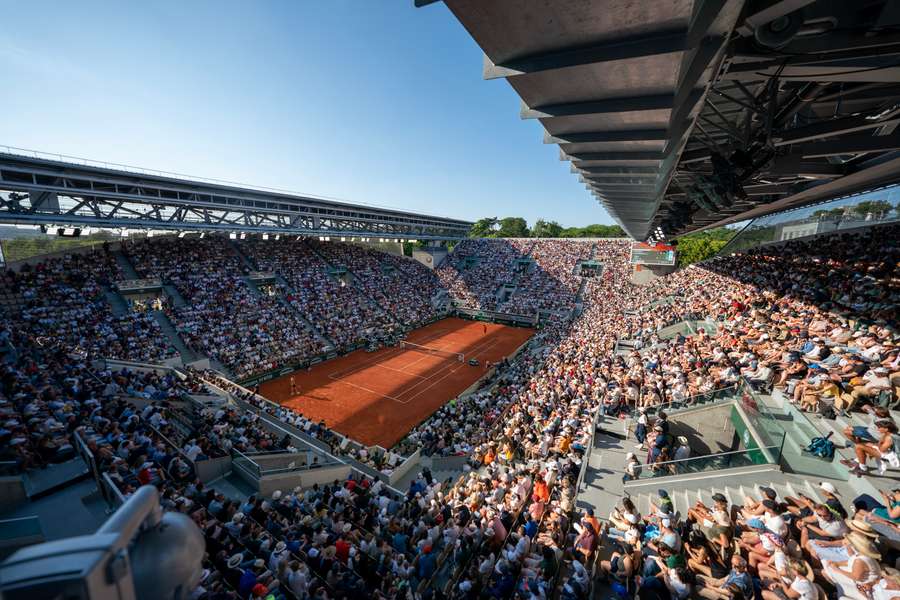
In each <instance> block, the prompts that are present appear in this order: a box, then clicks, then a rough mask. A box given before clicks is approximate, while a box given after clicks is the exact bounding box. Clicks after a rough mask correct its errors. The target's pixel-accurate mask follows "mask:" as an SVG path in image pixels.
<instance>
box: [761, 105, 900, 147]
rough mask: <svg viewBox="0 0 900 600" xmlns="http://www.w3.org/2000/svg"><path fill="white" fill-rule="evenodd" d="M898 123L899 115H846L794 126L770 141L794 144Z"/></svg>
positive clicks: (892, 113) (775, 135)
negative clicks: (884, 116)
mask: <svg viewBox="0 0 900 600" xmlns="http://www.w3.org/2000/svg"><path fill="white" fill-rule="evenodd" d="M897 114H900V109H896V110H894V111H892V112H891V113H889V114H888V115H886V117H887V116H889V115H897ZM896 123H900V116H891V117H890V118H882V119H872V118H871V117H868V116H859V117H847V118H844V119H829V120H826V121H822V122H820V123H813V124H811V125H804V126H803V127H795V128H793V129H788V130H787V131H782V132H781V133H775V134H773V135H772V141H773V143H774V145H775V146H785V145H787V144H796V143H799V142H808V141H810V140H817V139H824V138H829V137H836V136H839V135H845V134H848V133H856V132H859V131H865V130H867V129H876V128H878V127H881V126H883V125H893V124H896Z"/></svg>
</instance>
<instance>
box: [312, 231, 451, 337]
mask: <svg viewBox="0 0 900 600" xmlns="http://www.w3.org/2000/svg"><path fill="white" fill-rule="evenodd" d="M307 243H309V244H310V245H311V246H312V247H313V248H314V249H315V250H316V252H318V253H319V254H321V255H322V256H324V257H325V258H326V259H327V260H328V262H329V263H330V264H332V265H341V266H344V267H347V269H349V270H350V272H351V273H353V283H354V285H356V286H358V287H359V289H360V290H361V291H362V292H363V293H365V294H366V295H367V296H368V297H370V298H372V299H373V300H375V302H377V303H378V306H379V307H381V308H382V309H383V310H384V311H385V312H387V313H388V314H390V315H391V316H393V317H394V318H395V319H397V320H399V321H400V322H401V323H403V325H405V326H407V327H409V328H415V327H418V326H420V324H422V323H424V322H426V321H430V320H432V319H434V318H435V317H436V316H437V311H436V310H435V308H434V306H433V305H432V302H431V300H432V297H433V296H434V295H435V294H436V293H437V291H438V290H439V289H440V286H439V283H438V280H437V277H436V276H435V275H434V272H433V271H432V270H431V269H429V268H428V267H426V266H425V265H422V264H419V263H418V262H415V261H411V260H405V259H402V258H400V257H398V256H396V255H393V254H389V253H387V252H373V251H372V250H370V249H368V248H365V247H363V246H361V245H359V244H352V243H331V242H316V241H308V242H307ZM410 290H415V293H410Z"/></svg>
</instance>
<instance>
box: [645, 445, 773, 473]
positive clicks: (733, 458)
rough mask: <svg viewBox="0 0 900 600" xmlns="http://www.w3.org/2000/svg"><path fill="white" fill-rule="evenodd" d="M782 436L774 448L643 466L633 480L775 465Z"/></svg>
mask: <svg viewBox="0 0 900 600" xmlns="http://www.w3.org/2000/svg"><path fill="white" fill-rule="evenodd" d="M783 436H784V434H783V433H782V439H781V440H779V443H778V445H775V446H764V447H762V448H759V447H757V448H747V449H745V450H734V451H731V452H720V453H718V454H708V455H706V456H694V457H691V458H683V459H680V460H669V461H665V462H657V463H652V464H645V465H642V466H641V468H640V471H639V472H638V473H637V477H636V478H635V479H638V480H642V479H652V478H654V477H669V476H672V475H684V474H686V473H706V472H711V471H720V470H722V469H734V468H737V467H749V466H753V465H766V464H777V463H778V462H779V461H780V460H781V446H782V441H783Z"/></svg>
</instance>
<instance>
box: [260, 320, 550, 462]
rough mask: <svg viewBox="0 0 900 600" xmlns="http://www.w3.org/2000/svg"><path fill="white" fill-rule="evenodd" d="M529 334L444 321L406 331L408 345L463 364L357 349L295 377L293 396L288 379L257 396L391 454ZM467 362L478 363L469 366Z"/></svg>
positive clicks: (403, 352) (408, 353) (418, 354)
mask: <svg viewBox="0 0 900 600" xmlns="http://www.w3.org/2000/svg"><path fill="white" fill-rule="evenodd" d="M485 329H486V330H487V331H485ZM533 334H534V331H533V330H531V329H523V328H519V327H508V326H506V325H497V324H493V323H481V322H476V321H466V320H464V319H456V318H453V319H443V320H441V321H438V322H436V323H432V324H431V325H428V326H426V327H423V328H421V329H417V330H415V331H412V332H410V333H409V335H408V336H407V338H406V341H407V342H412V343H414V344H419V345H421V346H427V347H430V348H436V349H439V350H442V351H447V352H461V353H463V354H464V356H465V362H459V360H458V359H457V358H456V357H447V356H439V355H434V354H429V353H427V352H422V351H419V350H410V349H404V348H399V347H392V348H382V349H381V350H378V351H376V352H366V351H365V350H357V351H356V352H352V353H350V354H347V355H345V356H342V357H340V358H336V359H334V360H329V361H327V362H324V363H320V364H318V365H315V366H314V367H312V369H311V370H310V371H302V370H301V371H296V372H294V373H293V374H292V375H293V377H294V383H295V385H296V386H297V392H298V393H297V394H296V395H295V394H292V393H291V383H290V379H291V375H285V376H283V377H279V378H278V379H273V380H272V381H268V382H266V383H263V384H262V385H261V386H260V393H261V394H262V395H263V396H265V397H266V398H268V399H270V400H273V401H275V402H278V403H280V404H282V405H284V406H287V407H290V408H293V409H295V410H297V411H300V412H301V413H303V414H304V415H306V416H307V417H309V418H310V419H313V420H316V421H318V420H319V419H324V420H325V424H326V425H328V427H330V428H332V429H334V430H336V431H339V432H340V433H343V434H344V435H347V436H349V437H351V438H353V439H355V440H357V441H360V442H362V443H364V444H367V445H376V444H377V445H379V446H382V447H384V448H390V447H391V446H393V445H394V444H396V443H397V442H398V441H400V440H401V439H403V436H405V435H406V434H407V433H408V432H409V430H410V429H412V428H413V427H415V426H416V425H417V424H419V423H420V422H422V421H424V420H425V419H426V418H427V417H428V416H429V415H431V413H433V412H434V411H435V410H437V409H438V408H440V407H441V406H442V405H443V404H444V403H446V402H447V401H448V400H450V399H451V398H454V397H456V396H457V395H459V394H460V393H461V392H463V391H464V390H465V389H466V388H468V387H469V386H471V385H472V384H473V383H475V382H476V381H477V380H478V379H480V378H481V377H483V376H484V375H485V367H484V362H485V361H486V360H487V361H490V362H492V363H493V362H497V361H500V360H502V359H503V358H504V357H506V356H509V355H510V354H512V353H513V352H514V351H515V350H516V348H518V347H519V346H521V345H522V344H523V343H525V342H526V341H527V340H528V338H530V337H531V336H532V335H533ZM470 358H477V359H478V360H479V361H480V362H481V365H480V366H477V367H473V366H470V365H469V364H468V360H469V359H470Z"/></svg>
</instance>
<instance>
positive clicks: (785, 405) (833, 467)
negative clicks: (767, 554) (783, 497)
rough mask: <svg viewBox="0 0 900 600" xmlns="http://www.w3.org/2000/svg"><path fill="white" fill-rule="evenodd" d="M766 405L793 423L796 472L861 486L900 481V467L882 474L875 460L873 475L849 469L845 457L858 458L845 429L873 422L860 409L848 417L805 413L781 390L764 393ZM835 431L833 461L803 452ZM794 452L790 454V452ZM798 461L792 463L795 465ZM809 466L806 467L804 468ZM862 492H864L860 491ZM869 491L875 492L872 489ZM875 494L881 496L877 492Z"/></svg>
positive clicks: (789, 441)
mask: <svg viewBox="0 0 900 600" xmlns="http://www.w3.org/2000/svg"><path fill="white" fill-rule="evenodd" d="M763 399H764V401H765V402H766V405H767V406H768V407H769V408H770V410H772V412H773V413H776V411H777V414H778V415H779V418H783V419H785V420H786V421H789V422H790V424H791V426H790V427H788V426H786V427H785V430H786V431H787V432H788V436H787V438H786V440H785V449H784V452H785V454H786V455H787V459H788V460H789V461H790V460H791V458H792V455H793V454H796V455H799V460H798V461H797V465H798V468H792V471H793V472H797V473H808V474H810V475H816V474H823V473H824V474H827V475H829V476H833V477H835V478H837V479H843V480H848V479H849V480H850V481H851V483H853V484H854V485H856V486H857V487H859V488H860V489H863V488H866V490H868V489H887V487H889V486H890V487H895V486H896V485H897V484H898V483H900V470H897V469H893V468H889V469H888V470H887V471H886V472H885V474H884V475H878V472H877V471H876V470H875V469H874V468H873V463H872V462H871V461H870V462H869V474H868V475H866V476H864V477H861V478H857V477H855V476H852V475H851V474H850V472H849V469H848V468H847V467H845V466H844V465H842V464H841V463H840V460H841V459H844V458H846V459H852V458H854V457H855V455H854V453H853V449H852V444H851V443H850V441H849V440H848V439H847V438H846V437H845V436H844V433H843V431H844V429H845V428H846V427H848V426H850V427H852V426H857V425H858V426H862V427H866V426H867V425H868V424H869V419H868V415H865V414H863V413H859V412H851V413H850V414H849V416H847V417H837V418H836V419H833V420H831V419H826V418H824V417H822V416H820V415H818V414H811V413H804V412H801V411H800V409H799V408H798V407H796V406H794V405H793V404H791V403H790V402H789V401H788V399H787V398H786V397H785V395H784V394H783V393H782V392H780V391H779V390H773V393H772V395H771V396H764V397H763ZM891 416H892V417H893V418H894V421H895V422H900V412H898V411H891ZM829 433H831V434H832V435H831V441H832V442H833V443H834V445H835V456H834V460H833V461H831V462H826V461H823V460H822V459H819V458H815V457H812V456H809V455H807V454H805V453H803V452H802V450H803V448H805V447H806V445H807V444H809V441H810V440H811V439H812V438H814V437H819V436H826V435H828V434H829ZM789 453H790V454H789ZM793 466H794V463H793V462H792V463H791V467H793ZM803 466H806V467H807V468H806V469H803V468H802V467H803ZM859 493H862V491H860V492H859ZM868 493H871V492H870V491H869V492H868ZM875 497H876V498H877V497H879V495H878V494H875Z"/></svg>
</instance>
